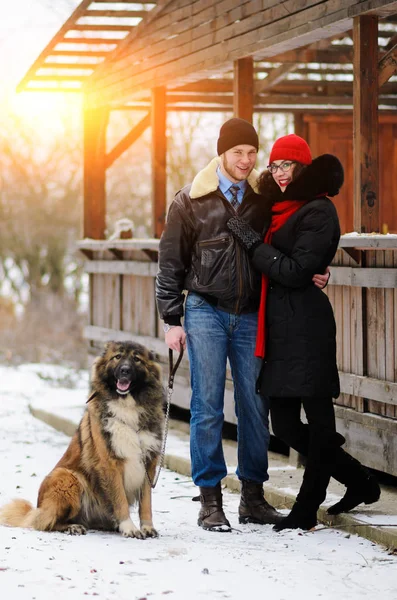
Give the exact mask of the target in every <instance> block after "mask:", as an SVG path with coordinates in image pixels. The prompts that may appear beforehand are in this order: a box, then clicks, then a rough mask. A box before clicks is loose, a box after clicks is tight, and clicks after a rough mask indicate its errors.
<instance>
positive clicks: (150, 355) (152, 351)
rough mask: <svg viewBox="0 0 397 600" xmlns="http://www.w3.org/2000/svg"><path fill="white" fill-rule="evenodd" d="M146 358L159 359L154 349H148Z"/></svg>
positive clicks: (154, 360) (155, 360) (156, 360)
mask: <svg viewBox="0 0 397 600" xmlns="http://www.w3.org/2000/svg"><path fill="white" fill-rule="evenodd" d="M148 358H149V360H151V361H152V362H158V360H159V357H158V354H157V353H156V352H154V350H148Z"/></svg>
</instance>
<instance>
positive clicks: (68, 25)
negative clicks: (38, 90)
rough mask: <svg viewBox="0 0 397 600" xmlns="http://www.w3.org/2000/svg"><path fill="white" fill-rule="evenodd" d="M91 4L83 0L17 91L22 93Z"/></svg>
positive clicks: (36, 61)
mask: <svg viewBox="0 0 397 600" xmlns="http://www.w3.org/2000/svg"><path fill="white" fill-rule="evenodd" d="M90 4H91V0H83V1H82V2H81V4H79V6H78V7H77V8H76V9H75V10H74V11H73V13H72V14H71V15H70V17H69V19H67V20H66V21H65V23H64V25H62V27H61V28H60V30H59V31H58V33H57V34H56V35H55V36H54V37H53V38H52V40H51V41H50V42H49V43H48V44H47V46H46V47H45V48H44V50H43V51H42V52H41V53H40V54H39V56H38V57H37V59H36V60H35V61H34V63H33V65H32V66H31V67H30V69H29V70H28V72H27V73H26V75H25V77H23V79H21V81H20V83H19V84H18V86H17V91H18V92H21V91H22V90H23V89H24V88H25V85H26V84H27V82H28V81H29V79H30V77H31V75H33V74H34V73H35V72H36V71H37V69H38V68H40V66H41V64H42V63H43V62H44V60H45V58H46V56H48V55H50V54H53V48H55V46H56V45H57V44H58V43H59V41H60V40H61V39H62V38H63V37H64V36H65V34H66V33H67V32H68V31H69V29H70V28H71V26H72V24H74V23H75V22H76V21H77V20H78V19H79V18H80V17H81V16H82V15H83V13H84V11H85V9H86V8H87V7H88V6H89V5H90Z"/></svg>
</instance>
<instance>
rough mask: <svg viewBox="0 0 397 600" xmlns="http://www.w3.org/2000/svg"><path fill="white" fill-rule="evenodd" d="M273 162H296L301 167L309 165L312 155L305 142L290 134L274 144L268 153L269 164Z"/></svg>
mask: <svg viewBox="0 0 397 600" xmlns="http://www.w3.org/2000/svg"><path fill="white" fill-rule="evenodd" d="M274 160H296V162H299V163H301V164H302V165H310V164H311V162H312V155H311V152H310V148H309V146H308V144H307V142H305V140H304V139H303V138H301V137H299V135H295V133H291V134H290V135H284V136H283V137H281V138H279V139H278V140H276V141H275V142H274V144H273V148H272V150H271V152H270V158H269V164H271V163H272V162H273V161H274Z"/></svg>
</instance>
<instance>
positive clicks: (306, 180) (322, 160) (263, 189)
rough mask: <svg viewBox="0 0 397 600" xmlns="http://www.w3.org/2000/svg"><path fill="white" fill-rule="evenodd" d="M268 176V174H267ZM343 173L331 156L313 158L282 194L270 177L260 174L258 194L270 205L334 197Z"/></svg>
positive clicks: (334, 158)
mask: <svg viewBox="0 0 397 600" xmlns="http://www.w3.org/2000/svg"><path fill="white" fill-rule="evenodd" d="M269 175H270V174H269ZM343 180H344V173H343V167H342V164H341V162H340V160H339V159H338V158H337V157H336V156H334V155H333V154H322V155H321V156H318V157H317V158H315V159H314V160H313V162H312V164H311V165H308V166H307V167H306V168H305V169H304V170H303V171H302V173H301V174H300V175H299V176H298V177H297V178H296V179H295V180H294V181H292V182H291V183H290V184H289V185H288V186H287V187H286V189H285V191H284V192H282V191H281V190H280V188H279V186H278V185H277V183H276V182H275V181H274V179H273V177H272V176H270V177H269V176H268V175H267V174H264V175H263V174H262V176H261V179H260V182H259V189H260V193H261V194H263V195H265V196H267V197H269V196H270V198H271V200H272V203H274V202H282V201H283V200H314V199H315V198H318V197H321V196H336V195H337V194H339V190H340V188H341V187H342V185H343Z"/></svg>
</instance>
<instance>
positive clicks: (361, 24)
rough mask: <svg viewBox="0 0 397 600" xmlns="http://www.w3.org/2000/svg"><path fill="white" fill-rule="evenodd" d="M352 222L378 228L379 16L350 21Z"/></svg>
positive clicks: (363, 228)
mask: <svg viewBox="0 0 397 600" xmlns="http://www.w3.org/2000/svg"><path fill="white" fill-rule="evenodd" d="M353 69H354V71H353V170H354V211H353V225H354V229H355V230H356V231H358V232H359V233H371V232H372V231H379V143H378V136H379V132H378V17H376V16H362V17H355V18H354V24H353Z"/></svg>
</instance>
